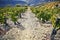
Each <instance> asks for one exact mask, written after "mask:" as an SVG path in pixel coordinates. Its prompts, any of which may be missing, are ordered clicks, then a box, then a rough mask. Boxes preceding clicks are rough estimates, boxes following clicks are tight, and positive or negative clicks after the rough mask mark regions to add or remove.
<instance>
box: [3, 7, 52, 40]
mask: <svg viewBox="0 0 60 40" xmlns="http://www.w3.org/2000/svg"><path fill="white" fill-rule="evenodd" d="M18 22H20V23H21V25H22V26H23V27H24V28H25V29H24V30H22V31H21V30H20V31H21V32H20V31H19V29H14V28H13V29H11V30H10V31H9V32H7V33H6V35H5V36H4V37H3V38H4V39H8V40H50V35H51V32H52V29H53V27H52V26H51V24H44V25H41V23H40V22H39V20H38V18H37V17H35V14H33V13H32V11H31V10H30V7H28V9H27V11H26V12H25V13H22V18H21V19H19V20H18ZM47 25H48V26H47ZM13 30H15V31H13ZM13 32H14V33H13ZM12 35H13V36H12ZM18 35H20V36H18ZM9 38H12V39H9Z"/></svg>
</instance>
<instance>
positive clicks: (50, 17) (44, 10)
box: [31, 3, 60, 28]
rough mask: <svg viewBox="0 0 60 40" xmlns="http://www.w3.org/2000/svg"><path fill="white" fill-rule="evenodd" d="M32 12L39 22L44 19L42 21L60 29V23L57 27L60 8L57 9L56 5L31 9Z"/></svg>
mask: <svg viewBox="0 0 60 40" xmlns="http://www.w3.org/2000/svg"><path fill="white" fill-rule="evenodd" d="M56 4H57V3H56ZM31 10H32V12H33V13H34V14H35V15H36V17H37V18H38V19H39V20H41V18H42V21H45V20H46V21H51V23H52V25H53V27H56V28H57V27H60V23H59V24H58V26H56V19H57V18H58V15H60V8H59V7H56V6H55V3H52V4H51V3H50V4H47V5H44V6H40V7H31ZM59 17H60V16H59Z"/></svg>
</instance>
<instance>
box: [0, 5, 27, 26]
mask: <svg viewBox="0 0 60 40" xmlns="http://www.w3.org/2000/svg"><path fill="white" fill-rule="evenodd" d="M26 10H27V6H24V7H22V6H19V5H16V7H10V6H7V7H3V8H0V24H3V25H4V27H6V26H8V27H9V25H8V23H7V20H8V19H10V20H11V21H13V22H14V24H15V25H17V23H19V22H17V20H18V19H20V18H21V14H22V13H24V12H25V11H26Z"/></svg>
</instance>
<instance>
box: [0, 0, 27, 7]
mask: <svg viewBox="0 0 60 40" xmlns="http://www.w3.org/2000/svg"><path fill="white" fill-rule="evenodd" d="M16 4H20V5H23V6H24V5H26V4H27V3H26V2H24V1H0V7H2V6H6V5H11V6H15V5H16Z"/></svg>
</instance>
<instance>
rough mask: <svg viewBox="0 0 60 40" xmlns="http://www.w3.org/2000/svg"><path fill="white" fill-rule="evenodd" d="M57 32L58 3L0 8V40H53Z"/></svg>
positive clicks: (59, 23) (59, 28)
mask: <svg viewBox="0 0 60 40" xmlns="http://www.w3.org/2000/svg"><path fill="white" fill-rule="evenodd" d="M9 23H10V24H9ZM1 25H2V26H1ZM58 30H60V2H49V3H45V4H42V5H39V6H35V7H34V6H20V5H15V6H10V5H7V6H5V7H0V36H1V35H2V36H1V37H0V40H54V37H55V35H56V34H57V31H58ZM59 35H60V34H59ZM59 37H60V36H59ZM59 39H60V38H59Z"/></svg>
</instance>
